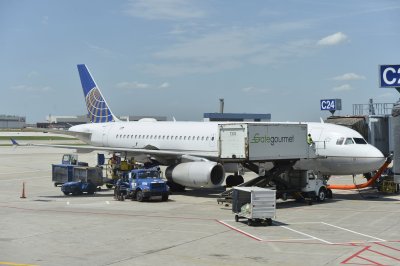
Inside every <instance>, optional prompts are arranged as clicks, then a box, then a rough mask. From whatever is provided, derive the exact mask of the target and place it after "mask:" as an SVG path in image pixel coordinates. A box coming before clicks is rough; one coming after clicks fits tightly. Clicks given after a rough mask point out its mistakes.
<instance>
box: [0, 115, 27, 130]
mask: <svg viewBox="0 0 400 266" xmlns="http://www.w3.org/2000/svg"><path fill="white" fill-rule="evenodd" d="M25 126H26V117H24V116H16V115H0V129H9V128H12V129H20V128H24V127H25Z"/></svg>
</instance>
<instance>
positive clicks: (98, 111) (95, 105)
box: [86, 88, 114, 123]
mask: <svg viewBox="0 0 400 266" xmlns="http://www.w3.org/2000/svg"><path fill="white" fill-rule="evenodd" d="M86 107H87V110H88V112H89V118H90V121H92V123H104V122H112V121H114V119H113V116H112V114H111V111H110V109H108V106H107V103H106V102H105V101H104V99H103V97H102V96H101V94H100V91H99V89H97V88H93V89H92V90H90V91H89V93H88V94H87V95H86Z"/></svg>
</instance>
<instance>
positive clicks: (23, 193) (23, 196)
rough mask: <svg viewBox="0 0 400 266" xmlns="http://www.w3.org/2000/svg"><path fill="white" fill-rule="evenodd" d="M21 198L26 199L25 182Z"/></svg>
mask: <svg viewBox="0 0 400 266" xmlns="http://www.w3.org/2000/svg"><path fill="white" fill-rule="evenodd" d="M20 198H21V199H25V198H26V197H25V182H22V195H21V197H20Z"/></svg>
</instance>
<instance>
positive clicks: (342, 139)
mask: <svg viewBox="0 0 400 266" xmlns="http://www.w3.org/2000/svg"><path fill="white" fill-rule="evenodd" d="M343 141H344V138H340V139H338V140H337V141H336V145H342V144H343Z"/></svg>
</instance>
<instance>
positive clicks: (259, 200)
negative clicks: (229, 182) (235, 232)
mask: <svg viewBox="0 0 400 266" xmlns="http://www.w3.org/2000/svg"><path fill="white" fill-rule="evenodd" d="M232 212H233V213H235V221H236V222H238V221H239V219H240V218H245V219H247V224H248V225H252V224H254V223H261V222H266V223H267V224H268V225H272V218H275V214H276V191H275V190H272V189H267V188H260V187H234V188H233V195H232Z"/></svg>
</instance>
